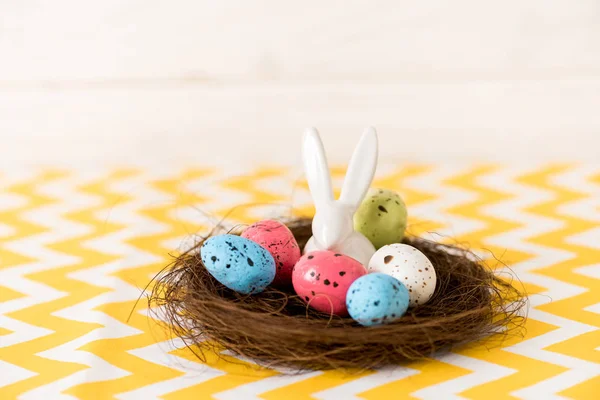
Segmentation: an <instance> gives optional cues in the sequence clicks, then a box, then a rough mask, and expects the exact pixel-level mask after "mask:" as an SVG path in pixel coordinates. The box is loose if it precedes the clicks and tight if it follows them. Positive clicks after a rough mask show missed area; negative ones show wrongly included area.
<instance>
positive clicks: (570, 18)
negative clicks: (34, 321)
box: [0, 0, 600, 164]
mask: <svg viewBox="0 0 600 400" xmlns="http://www.w3.org/2000/svg"><path fill="white" fill-rule="evenodd" d="M368 124H373V125H375V126H376V127H377V128H378V130H379V133H380V136H381V142H382V149H381V152H382V157H383V158H384V159H389V160H431V159H434V160H435V159H440V160H443V161H446V160H447V161H448V162H451V161H456V160H461V161H462V160H493V161H503V162H517V161H520V160H542V161H546V160H553V161H558V160H594V159H597V158H598V156H599V155H600V2H598V1H597V0H578V1H573V0H564V1H560V0H554V1H551V0H530V1H522V0H509V1H493V2H492V1H480V0H473V1H397V0H384V1H317V0H305V1H302V2H297V1H276V0H272V1H266V0H261V1H257V0H253V1H242V0H235V1H216V0H215V1H206V0H205V1H194V0H179V1H175V0H171V1H149V0H103V1H80V0H79V1H78V0H54V1H40V0H22V1H11V0H0V139H1V142H0V149H1V150H0V158H1V160H0V162H2V163H30V162H40V163H59V162H60V163H63V162H66V163H72V162H74V163H104V164H105V163H121V162H126V161H133V160H139V161H145V162H157V163H160V162H167V161H168V162H171V161H173V160H177V161H188V162H189V161H192V162H210V163H213V162H214V163H217V162H228V161H231V160H234V159H238V158H240V159H243V160H247V161H249V162H255V161H261V162H273V163H274V162H288V161H294V160H296V159H297V156H298V148H297V143H298V141H299V137H300V133H301V131H302V129H303V128H304V127H305V126H308V125H316V126H317V127H318V128H320V130H321V132H322V134H323V135H324V140H325V142H326V145H327V146H328V147H329V151H330V152H331V153H332V155H333V158H334V159H336V160H337V159H339V160H342V161H343V160H345V158H346V157H347V156H348V154H349V152H350V151H351V147H352V146H353V144H354V140H355V139H356V138H357V137H358V135H359V134H360V132H361V131H362V129H363V127H364V126H366V125H368ZM346 138H348V139H346Z"/></svg>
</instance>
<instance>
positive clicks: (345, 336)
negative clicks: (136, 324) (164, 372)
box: [149, 219, 525, 370]
mask: <svg viewBox="0 0 600 400" xmlns="http://www.w3.org/2000/svg"><path fill="white" fill-rule="evenodd" d="M310 222H311V221H310V220H308V219H296V220H291V221H288V222H287V225H288V226H289V228H290V229H291V231H292V232H293V234H294V236H295V237H296V240H297V241H298V244H299V245H300V246H301V247H303V246H304V244H305V243H306V241H307V239H308V238H309V236H310V234H311V228H310ZM404 243H406V244H410V245H412V246H414V247H416V248H417V249H419V250H420V251H421V252H423V253H424V254H425V255H426V256H427V257H428V258H429V259H430V260H431V262H432V264H433V266H434V268H435V270H436V274H437V286H436V290H435V293H434V296H433V297H432V298H431V300H430V301H429V302H428V303H426V304H424V305H421V306H418V307H416V308H414V309H409V310H408V312H407V313H406V314H405V315H404V316H403V317H402V318H401V319H399V320H397V321H394V322H393V323H389V324H386V325H381V326H374V327H364V326H361V325H359V324H357V323H356V322H354V321H353V320H352V319H351V318H349V317H346V318H341V317H338V316H335V315H329V314H323V313H320V312H318V311H315V310H313V309H311V308H309V307H307V305H306V304H305V303H304V302H303V301H302V300H301V299H300V298H299V297H298V296H297V295H296V294H295V293H294V290H293V288H289V289H287V290H286V289H283V290H282V289H277V288H271V287H269V288H267V289H266V290H265V291H264V292H262V293H259V294H255V295H243V294H239V293H236V292H234V291H232V290H230V289H228V288H226V287H225V286H223V285H222V284H220V283H219V282H218V281H216V280H215V279H214V278H213V277H212V276H211V275H210V273H208V271H207V270H206V268H205V267H204V264H203V263H202V260H201V259H200V254H199V249H200V246H201V245H202V241H200V243H198V244H197V245H196V246H194V248H192V249H191V250H189V251H187V252H185V253H183V254H182V255H180V256H178V257H177V258H176V260H175V261H174V263H173V264H172V265H171V266H170V267H169V268H168V269H166V270H165V271H164V272H163V273H162V274H161V275H160V276H159V277H158V278H157V282H156V285H155V286H154V288H153V290H152V293H151V295H150V297H149V303H150V305H151V306H153V307H154V306H161V307H160V309H161V310H162V312H163V313H165V315H163V318H164V317H166V321H167V324H168V327H169V329H171V330H172V332H173V334H175V335H176V336H178V337H181V338H182V339H183V340H184V341H185V343H186V344H187V345H188V347H190V348H191V349H192V350H193V351H194V353H195V354H196V355H197V356H198V357H199V358H200V359H201V360H204V355H205V352H206V351H214V352H217V353H220V352H222V351H223V350H228V351H229V352H230V353H233V354H236V355H238V356H241V357H244V358H250V359H253V360H255V361H257V362H259V363H261V364H263V365H265V364H266V365H269V366H273V367H292V368H298V369H331V368H348V369H357V368H358V369H360V370H363V369H370V368H376V367H382V366H386V365H391V364H398V363H402V362H405V361H408V360H415V359H422V358H426V357H430V356H431V355H432V354H433V353H435V352H438V351H444V350H449V349H451V348H452V347H455V346H458V345H462V344H465V343H469V342H473V341H475V340H479V339H482V338H485V337H490V336H492V337H495V336H496V335H500V336H503V335H506V334H507V333H508V332H509V331H511V330H514V329H515V328H518V327H520V326H522V323H523V319H524V317H522V316H521V313H520V312H519V311H520V310H521V309H522V306H523V305H524V303H525V300H524V296H523V295H522V294H521V293H520V291H519V290H517V289H516V288H515V287H514V286H513V285H512V283H511V282H510V281H507V280H504V279H501V278H500V277H498V276H496V275H495V274H494V272H493V271H492V270H491V269H490V268H488V267H487V266H485V265H484V263H483V262H482V261H481V260H478V259H477V258H476V257H474V255H473V253H471V252H469V251H467V250H465V249H462V248H460V247H457V246H451V245H444V244H439V243H435V242H432V241H428V240H425V239H421V238H416V237H407V238H406V239H404Z"/></svg>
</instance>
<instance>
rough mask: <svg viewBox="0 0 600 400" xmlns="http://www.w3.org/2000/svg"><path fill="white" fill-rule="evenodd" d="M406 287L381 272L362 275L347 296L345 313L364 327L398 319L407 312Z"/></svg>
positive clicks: (407, 297)
mask: <svg viewBox="0 0 600 400" xmlns="http://www.w3.org/2000/svg"><path fill="white" fill-rule="evenodd" d="M408 303H409V296H408V290H407V289H406V287H405V286H404V285H403V284H402V283H400V281H399V280H398V279H396V278H394V277H393V276H390V275H386V274H382V273H378V272H375V273H371V274H367V275H363V276H361V277H360V278H358V279H357V280H355V281H354V282H353V283H352V285H350V288H348V294H347V295H346V307H347V308H348V313H349V314H350V316H351V317H352V319H354V320H355V321H356V322H358V323H359V324H361V325H364V326H372V325H380V324H385V323H388V322H392V321H394V320H396V319H398V318H400V317H401V316H402V315H404V313H405V312H406V310H407V309H408Z"/></svg>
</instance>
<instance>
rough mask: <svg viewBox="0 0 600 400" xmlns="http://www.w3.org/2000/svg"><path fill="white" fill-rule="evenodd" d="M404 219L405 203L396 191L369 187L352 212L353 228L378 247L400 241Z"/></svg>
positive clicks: (405, 216) (402, 234)
mask: <svg viewBox="0 0 600 400" xmlns="http://www.w3.org/2000/svg"><path fill="white" fill-rule="evenodd" d="M406 219H407V212H406V205H405V204H404V201H403V200H402V198H401V197H400V195H399V194H398V193H396V192H394V191H391V190H384V189H371V190H370V191H369V193H368V194H367V196H366V197H365V199H364V200H363V202H362V203H361V205H360V207H359V208H358V210H357V211H356V213H355V214H354V230H355V231H357V232H360V233H362V234H363V235H365V236H366V237H367V238H368V239H369V240H370V241H371V243H373V246H375V248H376V249H379V248H381V247H383V246H385V245H387V244H392V243H399V242H401V241H402V238H404V231H405V230H406Z"/></svg>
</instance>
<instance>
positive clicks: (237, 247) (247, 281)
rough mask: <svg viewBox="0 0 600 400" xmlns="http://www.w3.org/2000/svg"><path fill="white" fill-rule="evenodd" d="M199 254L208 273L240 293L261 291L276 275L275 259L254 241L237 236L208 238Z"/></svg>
mask: <svg viewBox="0 0 600 400" xmlns="http://www.w3.org/2000/svg"><path fill="white" fill-rule="evenodd" d="M200 257H201V258H202V262H203V263H204V266H205V267H206V269H207V270H208V272H210V274H211V275H212V276H213V277H214V278H215V279H216V280H218V281H219V282H221V283H222V284H223V285H225V286H227V287H228V288H229V289H231V290H235V291H236V292H239V293H244V294H251V293H260V292H262V291H263V290H264V289H265V288H266V287H267V286H268V285H269V284H270V283H271V282H272V281H273V278H275V260H273V257H272V256H271V254H270V253H269V252H268V251H267V250H265V249H264V248H262V247H261V246H260V245H258V244H257V243H254V242H253V241H251V240H249V239H246V238H243V237H240V236H236V235H219V236H213V237H211V238H209V239H207V240H206V241H205V242H204V243H203V244H202V248H201V249H200Z"/></svg>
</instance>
